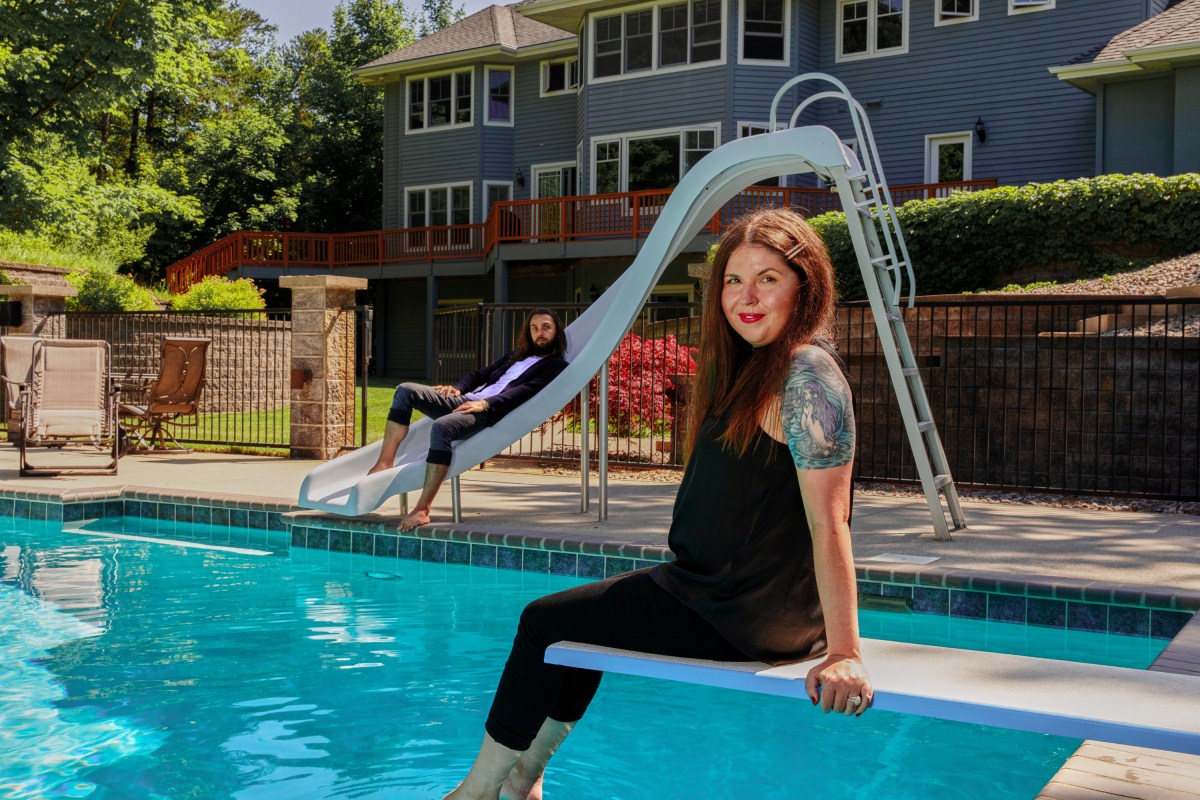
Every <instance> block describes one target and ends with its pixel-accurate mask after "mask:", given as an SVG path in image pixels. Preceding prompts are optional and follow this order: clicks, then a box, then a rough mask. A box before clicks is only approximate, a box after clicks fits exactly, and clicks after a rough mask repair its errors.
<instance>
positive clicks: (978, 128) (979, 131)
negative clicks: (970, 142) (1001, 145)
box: [975, 117, 987, 144]
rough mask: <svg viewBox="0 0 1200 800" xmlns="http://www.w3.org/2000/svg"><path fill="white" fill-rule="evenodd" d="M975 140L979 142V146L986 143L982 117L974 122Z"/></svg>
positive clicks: (985, 129) (985, 131) (985, 130)
mask: <svg viewBox="0 0 1200 800" xmlns="http://www.w3.org/2000/svg"><path fill="white" fill-rule="evenodd" d="M975 138H977V139H978V140H979V143H980V144H983V143H984V142H986V141H987V128H985V127H983V117H979V118H978V119H976V120H975Z"/></svg>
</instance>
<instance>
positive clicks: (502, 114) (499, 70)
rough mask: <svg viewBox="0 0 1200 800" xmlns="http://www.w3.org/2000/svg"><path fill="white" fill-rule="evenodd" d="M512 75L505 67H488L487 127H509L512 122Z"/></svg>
mask: <svg viewBox="0 0 1200 800" xmlns="http://www.w3.org/2000/svg"><path fill="white" fill-rule="evenodd" d="M512 83H513V73H512V70H511V69H509V68H507V67H488V68H487V84H488V104H487V118H486V119H485V120H484V122H485V124H488V125H511V124H512V121H513V108H512Z"/></svg>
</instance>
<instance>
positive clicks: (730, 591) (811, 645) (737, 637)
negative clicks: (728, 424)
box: [651, 419, 825, 664]
mask: <svg viewBox="0 0 1200 800" xmlns="http://www.w3.org/2000/svg"><path fill="white" fill-rule="evenodd" d="M724 428H725V426H724V423H723V422H722V421H718V420H711V419H710V420H709V421H708V422H706V423H705V424H704V425H703V427H702V428H701V429H700V434H699V436H698V437H697V438H698V441H697V442H696V446H695V448H694V449H693V451H692V456H691V458H690V459H689V461H688V465H687V470H686V472H685V473H684V476H683V482H682V484H681V485H680V487H679V494H678V495H677V496H676V498H675V510H674V513H673V516H672V520H671V530H670V535H669V538H668V544H669V545H670V548H671V550H672V552H674V554H675V562H674V563H668V564H661V565H659V566H657V567H654V568H653V569H652V571H651V575H652V576H653V577H654V579H655V581H656V582H657V583H658V584H659V585H660V586H662V587H663V588H664V589H666V590H667V591H669V592H670V593H671V594H673V595H675V596H676V597H678V598H679V599H680V600H681V601H682V602H683V603H684V604H685V605H687V606H688V607H690V608H692V609H693V610H695V611H696V612H697V613H699V614H700V616H702V617H703V618H704V619H705V620H706V621H708V623H709V624H711V625H712V626H713V627H714V628H716V630H717V632H718V633H720V634H721V635H722V636H723V637H724V638H725V639H726V640H727V641H729V643H730V644H732V645H733V646H734V647H737V648H738V649H739V650H741V651H742V652H743V653H745V654H746V655H747V656H748V657H750V658H752V659H757V660H760V661H765V662H767V663H770V664H781V663H786V662H789V661H797V660H800V659H803V658H806V657H808V656H809V655H813V654H815V653H817V652H819V651H821V650H823V649H824V639H825V622H824V618H823V617H822V615H821V606H820V600H819V597H818V595H817V579H816V573H815V571H814V569H813V548H812V539H811V537H810V535H809V530H808V520H807V519H806V517H805V515H804V501H803V500H802V498H801V496H800V486H799V484H798V483H797V481H796V467H795V465H794V464H793V462H792V458H791V454H790V453H789V452H788V448H787V445H785V444H782V443H780V442H777V441H775V440H774V439H772V438H771V437H769V436H767V435H766V434H765V433H762V432H760V433H759V435H758V437H757V439H756V440H755V442H754V445H753V447H751V448H750V449H749V450H748V451H747V452H746V454H745V455H744V456H738V455H737V454H736V453H733V452H730V451H728V450H727V449H726V448H725V447H723V446H722V443H721V440H720V437H721V435H722V433H723V432H724Z"/></svg>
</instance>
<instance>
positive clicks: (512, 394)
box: [454, 353, 567, 425]
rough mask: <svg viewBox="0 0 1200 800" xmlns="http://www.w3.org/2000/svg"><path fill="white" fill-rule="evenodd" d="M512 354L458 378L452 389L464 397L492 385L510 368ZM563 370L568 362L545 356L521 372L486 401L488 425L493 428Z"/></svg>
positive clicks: (561, 358)
mask: <svg viewBox="0 0 1200 800" xmlns="http://www.w3.org/2000/svg"><path fill="white" fill-rule="evenodd" d="M511 355H512V353H509V354H508V355H506V356H504V357H503V358H501V359H500V360H499V361H496V362H495V363H493V364H489V365H488V366H486V367H483V368H482V369H477V370H475V371H474V372H472V373H471V374H470V375H466V376H464V377H462V378H459V379H458V381H456V382H455V384H454V388H455V389H458V390H459V391H460V392H462V393H463V394H466V393H467V392H471V391H474V390H476V389H479V388H480V387H483V386H491V385H492V384H493V383H495V382H496V381H498V380H500V376H501V375H503V374H504V373H505V371H506V370H507V369H508V368H509V366H510V365H511V363H512V362H510V361H509V357H510V356H511ZM518 360H519V359H518ZM566 368H567V362H566V359H564V358H563V357H562V356H546V357H545V358H543V359H542V360H541V361H539V362H537V363H536V364H534V365H533V366H532V367H530V368H529V369H527V370H525V371H524V372H522V373H521V374H520V375H518V376H517V378H516V380H514V381H513V382H512V383H510V384H509V385H508V386H505V387H504V391H502V392H500V394H497V395H495V396H493V397H489V398H487V403H488V410H487V411H485V412H483V414H484V416H485V418H486V419H487V424H488V425H495V424H496V423H497V422H499V421H500V420H502V419H504V416H505V415H506V414H508V412H510V411H512V410H513V409H514V408H516V407H517V406H519V405H521V403H524V402H525V401H526V400H528V399H529V398H531V397H533V396H534V395H535V394H537V393H538V392H539V391H541V390H542V388H543V387H544V386H545V385H546V384H548V383H550V381H552V380H554V379H555V377H557V376H558V373H560V372H562V371H563V370H564V369H566Z"/></svg>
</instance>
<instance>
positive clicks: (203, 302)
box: [171, 275, 267, 311]
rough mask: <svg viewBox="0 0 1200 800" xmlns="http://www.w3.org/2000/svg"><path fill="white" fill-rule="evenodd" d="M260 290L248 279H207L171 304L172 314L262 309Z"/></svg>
mask: <svg viewBox="0 0 1200 800" xmlns="http://www.w3.org/2000/svg"><path fill="white" fill-rule="evenodd" d="M266 304H267V303H266V301H265V300H263V290H262V289H260V288H258V286H257V285H256V284H255V283H254V281H252V280H250V279H249V278H238V279H237V280H229V279H228V278H225V277H222V276H220V275H209V276H208V277H207V278H205V279H204V280H202V281H200V282H199V283H197V284H195V285H193V286H192V288H190V289H188V290H187V291H186V292H184V293H183V294H181V295H179V296H178V297H176V298H175V299H174V300H172V301H171V308H173V309H175V310H176V311H242V310H245V309H250V308H263V307H265V306H266Z"/></svg>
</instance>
